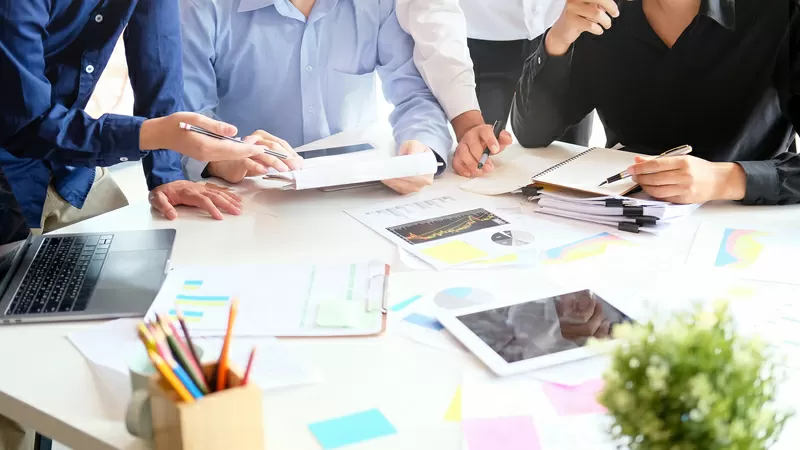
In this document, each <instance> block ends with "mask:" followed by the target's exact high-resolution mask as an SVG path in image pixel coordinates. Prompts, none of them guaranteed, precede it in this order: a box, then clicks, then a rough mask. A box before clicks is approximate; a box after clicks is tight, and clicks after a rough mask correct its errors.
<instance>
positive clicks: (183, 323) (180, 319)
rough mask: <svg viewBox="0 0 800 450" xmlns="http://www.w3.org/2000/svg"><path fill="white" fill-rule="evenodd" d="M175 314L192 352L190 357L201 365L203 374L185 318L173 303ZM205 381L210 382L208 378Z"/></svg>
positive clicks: (201, 371)
mask: <svg viewBox="0 0 800 450" xmlns="http://www.w3.org/2000/svg"><path fill="white" fill-rule="evenodd" d="M175 315H176V316H178V323H179V324H181V329H182V330H183V337H184V338H186V346H187V347H189V352H190V353H191V354H192V358H194V361H195V362H196V363H197V365H198V366H199V367H201V370H200V373H201V374H203V370H202V361H200V356H198V355H197V351H196V350H195V349H194V343H193V342H192V337H191V336H190V335H189V327H188V326H186V319H184V317H183V311H181V309H180V307H179V306H178V305H175ZM203 378H205V374H203ZM206 382H207V383H210V381H208V380H206Z"/></svg>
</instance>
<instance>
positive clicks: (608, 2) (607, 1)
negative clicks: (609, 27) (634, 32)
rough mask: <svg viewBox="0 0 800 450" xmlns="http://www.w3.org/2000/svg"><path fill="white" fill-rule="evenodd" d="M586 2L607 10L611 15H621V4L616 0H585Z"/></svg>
mask: <svg viewBox="0 0 800 450" xmlns="http://www.w3.org/2000/svg"><path fill="white" fill-rule="evenodd" d="M585 2H586V3H588V4H590V5H592V6H594V7H596V8H598V9H602V10H603V11H605V12H607V13H608V14H609V15H610V16H611V17H619V6H618V5H617V2H615V1H614V0H585Z"/></svg>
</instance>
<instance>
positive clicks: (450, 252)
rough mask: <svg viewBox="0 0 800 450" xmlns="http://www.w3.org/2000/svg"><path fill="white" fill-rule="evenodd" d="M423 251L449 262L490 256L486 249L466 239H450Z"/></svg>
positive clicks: (439, 259)
mask: <svg viewBox="0 0 800 450" xmlns="http://www.w3.org/2000/svg"><path fill="white" fill-rule="evenodd" d="M422 253H423V254H425V255H427V256H430V257H431V258H433V259H436V260H438V261H441V262H444V263H447V264H461V263H465V262H468V261H472V260H474V259H478V258H485V257H487V256H489V254H488V253H486V252H485V251H483V250H481V249H479V248H476V247H473V246H471V245H469V244H467V243H466V242H464V241H450V242H447V243H445V244H440V245H437V246H435V247H428V248H426V249H425V250H422Z"/></svg>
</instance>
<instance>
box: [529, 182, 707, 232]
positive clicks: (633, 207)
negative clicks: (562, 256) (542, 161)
mask: <svg viewBox="0 0 800 450" xmlns="http://www.w3.org/2000/svg"><path fill="white" fill-rule="evenodd" d="M530 199H531V200H536V199H538V201H539V207H540V209H539V210H538V211H537V212H539V213H542V214H550V215H553V216H559V217H566V218H570V219H576V220H581V221H584V222H592V223H598V224H602V225H609V226H613V227H616V228H617V229H619V230H621V231H629V232H632V233H639V232H646V233H655V234H658V233H661V232H663V231H665V230H666V229H668V228H669V225H671V224H673V223H674V222H675V221H676V220H679V219H681V218H684V217H686V216H688V215H690V214H691V213H693V212H694V211H695V210H696V209H697V208H699V207H700V205H699V204H691V205H678V204H675V203H669V202H662V201H658V200H653V199H650V198H649V197H647V196H646V195H639V194H637V195H634V196H631V197H622V196H601V197H590V196H585V195H581V194H577V193H573V192H569V193H567V192H562V191H553V190H543V191H541V192H540V193H539V195H537V196H535V197H531V198H530Z"/></svg>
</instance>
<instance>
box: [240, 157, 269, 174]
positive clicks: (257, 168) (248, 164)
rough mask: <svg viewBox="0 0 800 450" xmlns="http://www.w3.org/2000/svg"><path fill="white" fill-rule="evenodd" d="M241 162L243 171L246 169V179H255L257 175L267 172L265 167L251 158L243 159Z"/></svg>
mask: <svg viewBox="0 0 800 450" xmlns="http://www.w3.org/2000/svg"><path fill="white" fill-rule="evenodd" d="M242 162H243V163H244V167H245V169H247V173H246V174H245V176H248V177H255V176H258V175H264V174H265V173H267V171H268V170H269V169H268V168H267V167H266V166H263V165H261V164H259V163H258V162H256V161H255V160H253V158H247V159H243V160H242Z"/></svg>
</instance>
